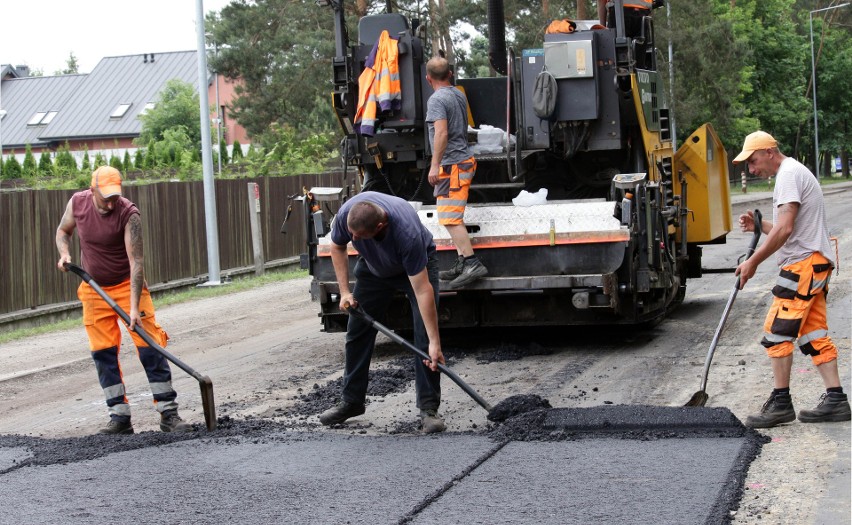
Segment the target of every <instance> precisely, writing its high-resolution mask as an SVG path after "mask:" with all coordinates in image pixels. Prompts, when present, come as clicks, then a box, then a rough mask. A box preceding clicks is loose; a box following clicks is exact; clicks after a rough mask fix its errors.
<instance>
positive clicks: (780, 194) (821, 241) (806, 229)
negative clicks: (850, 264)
mask: <svg viewBox="0 0 852 525" xmlns="http://www.w3.org/2000/svg"><path fill="white" fill-rule="evenodd" d="M791 202H797V203H799V212H798V214H796V224H795V225H794V226H793V233H791V234H790V237H789V238H788V239H787V242H786V243H784V246H782V247H781V248H779V249H778V251H777V252H776V253H775V258H776V261H777V262H778V266H787V265H789V264H793V263H795V262H799V261H801V260H803V259H807V258H808V257H810V256H811V254H812V253H814V252H820V253H821V254H822V255H823V257H825V258H826V259H828V260H829V261H831V262H832V264H834V265H836V264H837V263H836V261H835V260H834V251H833V250H832V249H831V242H830V241H829V238H828V224H827V223H826V219H825V201H824V200H823V197H822V188H821V187H820V185H819V183H818V182H817V180H816V177H814V175H813V173H811V172H810V170H809V169H808V168H806V167H805V166H804V165H802V163H801V162H799V161H797V160H795V159H793V158H790V157H787V158H786V159H784V160H783V161H782V162H781V166H780V167H779V168H778V173H777V174H776V181H775V191H774V192H773V194H772V219H773V222H777V221H778V207H779V206H781V205H782V204H788V203H791Z"/></svg>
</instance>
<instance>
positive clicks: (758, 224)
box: [734, 208, 763, 290]
mask: <svg viewBox="0 0 852 525" xmlns="http://www.w3.org/2000/svg"><path fill="white" fill-rule="evenodd" d="M761 233H763V214H761V213H760V210H758V209H757V208H755V209H754V235H752V237H751V243H750V244H749V245H748V251H747V252H746V256H745V259H744V260H748V258H749V257H751V256H752V254H754V251H755V250H756V249H757V242H758V241H759V240H760V234H761ZM734 286H735V288H737V289H738V290H742V289H743V288H742V286H741V285H740V278H739V276H737V283H736V285H734Z"/></svg>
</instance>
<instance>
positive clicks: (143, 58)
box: [142, 53, 148, 64]
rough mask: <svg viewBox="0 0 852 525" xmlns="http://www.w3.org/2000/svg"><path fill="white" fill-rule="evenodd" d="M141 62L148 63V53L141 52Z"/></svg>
mask: <svg viewBox="0 0 852 525" xmlns="http://www.w3.org/2000/svg"><path fill="white" fill-rule="evenodd" d="M142 63H143V64H147V63H148V53H142Z"/></svg>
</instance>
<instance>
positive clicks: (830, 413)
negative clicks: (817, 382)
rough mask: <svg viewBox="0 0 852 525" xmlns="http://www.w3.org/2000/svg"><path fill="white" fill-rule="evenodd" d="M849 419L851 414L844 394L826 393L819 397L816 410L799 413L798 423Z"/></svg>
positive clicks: (851, 416)
mask: <svg viewBox="0 0 852 525" xmlns="http://www.w3.org/2000/svg"><path fill="white" fill-rule="evenodd" d="M850 418H852V412H850V410H849V399H848V398H847V397H846V394H842V393H839V392H826V393H824V394H823V395H822V396H820V398H819V405H817V407H816V408H814V409H813V410H800V411H799V421H801V422H802V423H825V422H829V421H849V419H850Z"/></svg>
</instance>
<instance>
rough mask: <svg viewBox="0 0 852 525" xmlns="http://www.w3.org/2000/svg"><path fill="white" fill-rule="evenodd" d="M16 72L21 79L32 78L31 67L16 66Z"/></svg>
mask: <svg viewBox="0 0 852 525" xmlns="http://www.w3.org/2000/svg"><path fill="white" fill-rule="evenodd" d="M15 71H16V72H17V73H18V76H19V77H21V78H23V77H28V76H30V66H15Z"/></svg>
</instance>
